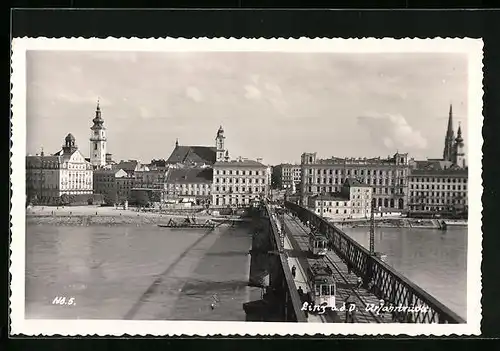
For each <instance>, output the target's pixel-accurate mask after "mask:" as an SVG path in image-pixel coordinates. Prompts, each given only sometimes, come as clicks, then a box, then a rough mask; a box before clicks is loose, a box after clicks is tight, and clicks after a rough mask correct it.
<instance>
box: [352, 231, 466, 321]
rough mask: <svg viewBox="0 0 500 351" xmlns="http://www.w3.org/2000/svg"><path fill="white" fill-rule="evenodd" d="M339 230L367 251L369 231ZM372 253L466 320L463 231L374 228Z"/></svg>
mask: <svg viewBox="0 0 500 351" xmlns="http://www.w3.org/2000/svg"><path fill="white" fill-rule="evenodd" d="M342 229H343V230H344V232H345V233H346V234H348V235H349V236H351V237H352V238H353V239H354V240H356V241H357V242H358V243H360V244H361V245H363V246H364V247H365V248H367V249H368V248H369V245H370V234H369V228H360V227H358V228H346V227H344V228H342ZM375 251H379V252H382V253H385V254H386V255H387V258H386V263H388V264H389V265H390V266H392V267H394V268H395V269H396V270H397V271H398V272H400V273H402V274H403V275H404V276H406V277H407V278H409V279H410V280H411V281H413V282H414V283H416V284H417V285H419V286H420V287H421V288H423V289H424V290H426V291H427V292H428V293H430V294H431V295H432V296H434V297H435V298H436V299H438V300H439V301H440V302H441V303H443V304H444V305H446V306H447V307H449V308H450V309H451V310H452V311H454V312H455V313H457V314H458V315H459V316H461V317H462V318H464V319H466V318H467V228H460V227H456V228H453V227H452V228H449V229H448V230H447V231H441V230H434V229H415V228H376V229H375Z"/></svg>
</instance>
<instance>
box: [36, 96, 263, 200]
mask: <svg viewBox="0 0 500 351" xmlns="http://www.w3.org/2000/svg"><path fill="white" fill-rule="evenodd" d="M92 121H93V125H92V127H91V128H90V129H91V137H90V157H89V158H85V156H84V155H83V153H82V152H81V151H80V150H79V148H78V147H77V145H76V141H75V138H74V137H73V135H72V134H68V135H67V136H66V138H65V140H64V144H63V146H62V149H61V150H60V151H58V152H56V153H54V154H52V155H45V154H44V152H43V151H42V152H41V153H40V154H39V155H34V156H31V155H28V156H27V157H26V190H27V201H28V202H29V203H46V204H58V203H61V202H63V203H64V202H67V201H69V202H71V199H75V198H78V199H86V200H83V201H84V202H85V201H88V202H89V203H90V202H94V201H95V199H96V195H98V197H99V199H100V201H101V202H105V203H108V204H116V203H123V202H125V201H128V202H132V203H133V202H134V201H136V202H142V203H143V202H148V201H149V202H160V203H161V202H164V203H168V202H169V203H179V202H183V203H192V204H197V205H211V206H213V207H227V206H231V207H239V206H246V205H249V204H251V203H252V201H254V200H257V199H261V198H264V197H267V196H268V194H269V189H270V181H271V169H270V167H268V166H266V165H264V164H263V163H262V159H257V160H249V159H246V158H242V157H238V158H236V159H231V158H230V157H229V152H228V150H227V149H226V148H225V136H224V130H223V128H222V126H221V127H220V128H219V130H218V131H217V134H216V137H215V146H183V145H179V141H178V140H177V141H176V143H175V147H174V149H173V151H172V153H171V154H170V156H169V157H168V158H167V159H166V160H164V159H163V160H152V161H151V163H149V164H141V163H140V162H139V161H136V160H129V161H120V162H119V163H116V162H114V161H113V160H112V155H111V154H110V153H108V152H107V137H106V129H105V127H104V120H103V118H102V115H101V109H100V106H99V103H98V104H97V108H96V111H95V117H94V119H93V120H92ZM139 198H140V199H141V201H139ZM145 198H146V200H147V201H144V199H145ZM80 202H81V201H80Z"/></svg>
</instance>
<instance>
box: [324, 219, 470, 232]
mask: <svg viewBox="0 0 500 351" xmlns="http://www.w3.org/2000/svg"><path fill="white" fill-rule="evenodd" d="M331 222H332V223H334V224H335V225H336V226H338V227H340V228H342V227H347V228H357V227H361V228H363V227H370V220H367V219H349V220H345V221H331ZM375 226H376V227H378V228H417V229H444V228H445V227H452V226H453V227H455V226H457V227H458V226H459V227H467V221H457V220H453V221H452V220H442V219H418V218H401V217H398V218H383V219H382V218H379V219H376V220H375Z"/></svg>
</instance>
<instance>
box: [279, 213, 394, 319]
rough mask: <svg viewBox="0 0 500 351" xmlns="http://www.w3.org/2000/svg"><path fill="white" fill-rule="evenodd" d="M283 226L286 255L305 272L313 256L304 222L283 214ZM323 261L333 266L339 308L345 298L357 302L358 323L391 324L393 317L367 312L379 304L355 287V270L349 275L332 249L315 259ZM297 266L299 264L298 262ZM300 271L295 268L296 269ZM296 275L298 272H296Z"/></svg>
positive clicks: (341, 314)
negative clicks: (311, 255)
mask: <svg viewBox="0 0 500 351" xmlns="http://www.w3.org/2000/svg"><path fill="white" fill-rule="evenodd" d="M285 229H286V234H287V237H288V238H289V241H290V244H291V246H292V248H293V249H292V250H291V251H290V252H289V257H296V259H297V261H298V262H300V263H299V264H300V267H301V269H302V271H304V272H305V271H307V268H308V266H309V265H310V264H312V263H314V261H315V260H317V259H316V258H313V257H310V254H309V249H308V243H309V241H308V233H309V229H307V227H306V226H305V225H303V224H302V223H301V222H300V220H298V219H295V218H293V217H292V216H290V215H285ZM318 259H320V260H325V263H327V264H328V265H330V266H331V267H332V270H333V272H334V278H335V280H336V284H337V294H336V299H335V300H336V301H335V302H336V307H337V308H340V307H341V306H342V305H343V304H344V302H346V301H347V300H349V301H352V302H355V303H356V305H357V312H356V317H357V320H358V323H390V322H391V321H392V316H391V315H390V314H388V313H386V314H379V315H377V314H375V313H374V312H371V311H368V310H367V309H366V306H370V305H374V306H376V305H378V303H379V299H378V298H377V297H376V296H375V295H374V294H372V293H371V292H369V291H368V290H366V289H364V288H356V285H357V276H356V275H355V274H354V273H351V274H348V269H347V265H346V264H345V262H343V261H342V260H341V259H340V257H338V256H337V254H335V252H333V251H329V252H328V255H327V257H325V258H318ZM297 267H299V265H297ZM298 271H299V270H297V272H298ZM297 275H298V274H297ZM335 319H336V321H338V322H344V321H345V314H344V313H342V312H339V313H338V315H337V317H336V318H335Z"/></svg>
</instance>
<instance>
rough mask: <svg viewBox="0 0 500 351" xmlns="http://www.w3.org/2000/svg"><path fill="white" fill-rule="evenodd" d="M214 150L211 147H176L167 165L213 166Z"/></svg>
mask: <svg viewBox="0 0 500 351" xmlns="http://www.w3.org/2000/svg"><path fill="white" fill-rule="evenodd" d="M215 156H216V148H215V147H212V146H176V147H175V148H174V150H173V151H172V153H171V154H170V157H169V158H168V159H167V163H169V164H177V163H182V164H193V163H195V164H202V163H205V164H212V165H213V164H214V163H215V159H216V157H215Z"/></svg>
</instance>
